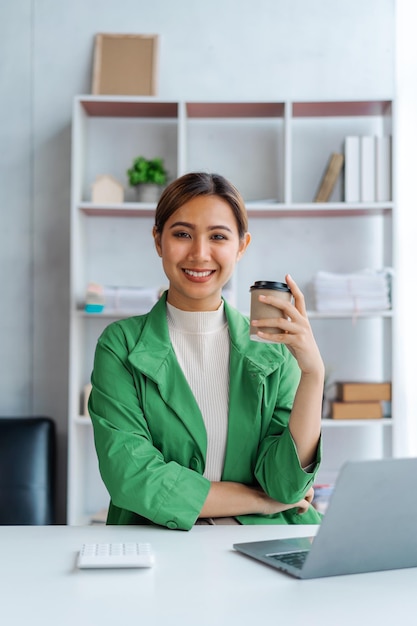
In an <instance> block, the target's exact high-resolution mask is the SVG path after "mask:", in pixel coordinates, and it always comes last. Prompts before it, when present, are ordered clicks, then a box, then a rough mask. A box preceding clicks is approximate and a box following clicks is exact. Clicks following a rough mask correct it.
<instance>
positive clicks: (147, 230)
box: [68, 95, 402, 523]
mask: <svg viewBox="0 0 417 626" xmlns="http://www.w3.org/2000/svg"><path fill="white" fill-rule="evenodd" d="M392 111H393V106H392V102H388V101H386V100H379V101H378V100H372V101H339V102H334V101H328V102H323V101H320V102H303V101H295V102H290V101H288V102H282V101H281V102H280V101H278V102H274V101H270V100H268V101H262V100H258V101H257V100H254V101H246V102H239V101H233V100H232V101H220V102H219V101H205V102H204V101H201V100H197V101H189V100H185V101H172V100H170V99H168V100H159V99H158V98H156V97H154V96H146V97H143V96H137V97H136V96H134V97H132V96H94V95H80V96H77V97H76V98H75V99H74V109H73V125H72V133H73V136H72V155H73V160H72V161H73V162H72V192H71V277H70V283H71V287H70V298H69V299H70V303H71V306H70V310H69V314H70V331H71V332H70V334H71V343H70V381H69V407H68V414H69V454H68V458H69V467H68V477H69V490H68V491H69V501H68V523H74V521H75V520H88V518H89V517H90V514H91V511H94V510H100V508H101V507H104V506H106V504H107V501H108V494H107V492H106V490H105V489H104V486H103V483H102V480H101V477H100V474H99V471H98V466H97V458H96V452H95V448H94V437H93V429H92V423H91V420H90V418H89V417H85V416H81V415H80V414H79V412H80V410H83V405H82V404H80V400H81V399H82V398H83V390H84V388H85V385H86V384H87V382H88V381H89V379H90V376H91V371H92V367H93V359H94V350H95V346H96V342H97V338H98V336H99V334H100V333H101V332H102V329H103V328H104V327H105V326H107V325H108V324H109V323H111V322H113V321H116V320H118V319H123V318H125V317H131V316H134V315H135V313H134V312H132V311H124V312H123V311H118V312H115V311H114V310H113V311H112V312H110V311H106V310H104V311H103V312H102V313H86V312H85V310H84V308H83V300H84V299H85V293H86V288H87V285H88V283H89V282H97V283H99V284H102V285H143V286H146V287H149V286H150V285H154V286H155V285H166V282H165V280H166V277H165V274H164V272H163V267H161V264H160V263H159V262H158V259H157V258H156V256H155V257H154V256H152V255H153V254H154V252H155V251H154V242H153V240H152V236H151V227H150V226H151V224H150V223H151V222H152V221H153V220H154V217H155V210H156V206H157V204H156V203H139V202H135V199H136V197H135V195H134V193H133V190H132V189H130V188H129V189H125V191H126V193H125V196H124V198H125V200H126V201H125V202H123V203H109V204H106V203H104V204H101V203H100V204H96V203H93V202H90V201H89V199H90V198H91V185H92V184H93V182H94V180H96V178H97V176H99V175H101V174H107V175H109V176H113V177H114V178H115V179H116V180H118V181H125V183H124V186H125V187H126V186H127V185H126V168H127V167H128V164H129V163H131V160H132V158H134V157H135V156H136V155H137V154H139V153H143V154H149V155H150V156H152V155H159V156H160V157H161V158H164V161H165V164H166V167H167V169H168V171H169V172H170V178H171V179H175V178H176V177H177V176H180V175H181V174H184V173H186V172H190V171H196V170H201V171H207V172H210V171H211V172H219V173H221V174H223V175H224V176H225V177H226V178H228V179H229V180H230V181H232V182H233V183H234V184H235V185H236V187H237V188H238V189H239V190H240V192H241V193H242V195H243V198H244V200H245V203H246V208H247V212H248V216H249V224H250V225H249V230H250V232H251V234H252V243H251V246H250V247H249V249H248V252H247V254H245V255H244V257H243V258H242V260H241V262H240V263H239V266H238V269H237V271H236V273H235V275H234V277H233V279H232V281H231V283H232V284H231V286H230V290H229V293H228V297H229V299H230V302H231V303H233V304H235V306H236V307H237V308H238V309H239V310H240V311H242V312H243V313H244V314H245V315H248V311H247V309H248V308H249V305H248V302H249V297H248V291H249V285H250V284H252V281H253V280H257V279H258V278H259V277H262V278H265V279H266V280H267V279H268V280H273V279H274V276H276V275H278V276H282V274H283V272H285V271H287V269H290V271H291V274H292V275H293V276H294V277H296V280H297V283H298V284H299V285H303V286H307V285H310V284H311V280H312V277H313V276H315V274H316V273H317V272H318V271H320V270H326V271H328V272H335V273H336V272H338V273H351V272H354V271H358V270H360V269H362V268H365V267H369V268H377V269H380V268H382V267H391V266H393V267H394V261H395V255H394V254H393V248H394V244H395V245H398V242H397V241H396V239H395V233H394V230H393V227H394V226H395V220H394V217H395V215H394V214H395V208H394V207H395V204H394V202H392V201H384V202H370V203H368V202H367V203H362V202H358V203H346V202H343V198H344V190H343V177H342V175H341V176H340V177H339V179H338V181H337V183H336V186H335V188H334V191H333V195H332V197H331V201H330V202H326V203H316V202H314V201H313V199H314V197H315V195H316V190H317V188H318V186H319V184H320V181H321V178H322V176H323V172H324V171H325V168H326V164H327V163H328V160H329V157H330V155H331V154H332V153H333V152H342V151H343V150H344V142H345V138H346V137H347V136H358V137H359V136H384V135H391V136H393V127H392ZM138 146H139V148H138ZM391 173H392V169H391ZM392 183H393V188H395V180H392ZM118 218H120V219H118ZM338 218H340V219H338ZM140 220H142V221H140ZM150 258H152V259H154V260H152V263H150V262H148V259H150ZM394 269H395V268H394ZM269 277H271V278H269ZM305 292H307V288H306V289H305ZM229 294H230V295H229ZM307 296H308V297H310V296H311V300H308V297H307V306H310V307H313V305H314V304H315V301H314V299H313V294H307ZM77 304H78V307H77ZM395 313H396V311H395ZM307 314H308V317H309V319H310V321H311V322H312V326H313V328H314V333H315V337H316V339H317V343H318V345H319V348H320V350H321V353H322V355H323V360H324V361H325V363H326V368H328V371H330V372H331V378H332V380H333V379H334V380H349V379H353V377H356V378H358V379H361V380H366V379H369V380H370V379H375V380H377V379H378V380H379V379H382V378H384V379H385V378H390V379H392V380H394V381H396V380H397V379H398V372H396V371H395V367H396V361H398V358H393V352H394V350H395V345H396V342H395V337H394V334H395V332H396V324H393V323H392V322H391V320H392V319H393V318H394V312H393V311H392V310H384V311H365V312H364V311H362V312H354V311H351V310H349V311H326V312H321V311H315V310H312V309H311V310H308V311H307ZM396 398H397V390H395V392H394V394H393V403H392V413H393V416H394V417H393V418H392V419H391V418H383V419H378V420H367V419H361V420H332V419H328V418H325V419H323V420H322V430H323V431H324V432H325V438H326V440H328V441H326V445H327V448H326V452H327V454H326V455H325V457H323V463H322V467H321V469H320V472H321V473H322V474H323V473H325V472H326V471H328V470H329V469H331V470H332V469H334V468H335V467H336V466H338V464H339V463H340V462H342V461H343V460H344V459H349V458H352V457H356V456H357V455H360V456H362V457H364V458H367V457H378V456H386V455H389V454H391V452H392V450H393V446H392V441H395V440H399V439H401V437H402V433H401V432H399V431H401V428H402V426H401V412H399V411H398V406H397V405H398V402H397V399H396ZM399 413H400V415H399ZM398 418H400V420H399V419H398Z"/></svg>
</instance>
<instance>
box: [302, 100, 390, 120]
mask: <svg viewBox="0 0 417 626" xmlns="http://www.w3.org/2000/svg"><path fill="white" fill-rule="evenodd" d="M391 108H392V107H391V102H389V101H386V100H374V101H345V102H294V103H293V105H292V115H293V117H362V116H383V115H388V114H390V113H391Z"/></svg>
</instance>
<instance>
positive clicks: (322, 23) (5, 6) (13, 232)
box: [0, 0, 395, 523]
mask: <svg viewBox="0 0 417 626" xmlns="http://www.w3.org/2000/svg"><path fill="white" fill-rule="evenodd" d="M394 14H395V0H366V1H365V2H364V1H363V0H315V1H314V2H312V1H311V0H257V2H253V1H252V0H209V1H206V2H203V1H202V0H200V1H198V0H152V2H145V0H117V1H115V0H100V1H98V0H88V2H86V1H85V0H72V1H71V2H59V1H57V0H13V2H7V1H6V0H2V1H1V2H0V202H1V226H0V294H1V297H0V302H1V309H0V311H1V324H0V346H1V351H0V368H1V369H0V415H27V414H35V413H37V414H41V413H42V414H47V415H51V416H52V417H54V418H55V419H56V421H57V425H58V434H59V471H58V480H59V484H58V496H59V497H58V503H59V521H60V522H61V523H62V522H64V521H65V498H66V494H65V482H66V431H67V426H66V421H67V375H68V278H69V262H68V253H69V206H70V174H71V172H70V155H71V145H70V132H71V130H70V129H71V106H72V98H73V96H74V95H76V94H80V93H89V92H90V84H91V68H92V58H93V41H94V35H95V33H97V32H113V33H117V32H121V33H135V32H136V33H158V34H159V35H160V36H161V49H160V69H159V96H160V97H161V98H172V99H185V98H187V99H190V100H192V99H220V100H227V99H242V100H244V99H248V100H251V99H276V100H283V99H298V100H303V99H305V100H308V99H312V100H318V99H329V100H332V99H353V100H354V99H374V98H375V99H385V98H387V99H390V98H392V97H393V96H394V32H395V28H394Z"/></svg>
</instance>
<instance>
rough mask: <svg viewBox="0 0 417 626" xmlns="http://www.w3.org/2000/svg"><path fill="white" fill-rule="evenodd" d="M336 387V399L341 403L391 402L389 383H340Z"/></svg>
mask: <svg viewBox="0 0 417 626" xmlns="http://www.w3.org/2000/svg"><path fill="white" fill-rule="evenodd" d="M336 386H337V399H338V400H340V401H341V402H370V401H374V400H381V401H384V402H390V401H391V383H390V382H385V383H371V382H340V383H337V385H336Z"/></svg>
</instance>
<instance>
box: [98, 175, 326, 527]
mask: <svg viewBox="0 0 417 626" xmlns="http://www.w3.org/2000/svg"><path fill="white" fill-rule="evenodd" d="M153 236H154V241H155V247H156V250H157V253H158V255H159V256H160V257H161V259H162V264H163V268H164V271H165V273H166V276H167V278H168V281H169V287H168V290H167V292H166V293H165V294H163V296H162V297H161V299H160V300H159V302H158V303H157V304H156V305H155V306H154V308H153V309H152V310H151V311H150V312H149V313H147V314H146V315H142V316H137V317H132V318H129V319H125V320H123V321H119V322H114V323H113V324H110V326H108V328H107V329H106V330H105V331H104V333H103V334H102V336H101V337H100V339H99V341H98V344H97V348H96V355H95V362H94V370H93V374H92V392H91V395H90V401H89V412H90V415H91V418H92V421H93V426H94V437H95V444H96V450H97V454H98V459H99V465H100V472H101V475H102V478H103V481H104V483H105V485H106V487H107V489H108V491H109V493H110V496H111V502H110V508H109V515H108V520H107V522H108V523H109V524H149V523H155V524H159V525H162V526H166V527H167V528H181V529H189V528H191V527H192V526H193V524H195V523H200V522H201V521H202V520H206V519H207V518H209V519H210V520H211V522H213V520H214V523H217V522H219V520H222V521H224V520H225V519H227V520H228V521H230V520H231V519H232V521H234V522H235V523H239V522H240V523H243V524H262V523H268V524H288V523H301V524H308V523H313V524H317V523H318V522H319V521H320V516H319V514H318V513H317V512H316V511H315V509H313V508H312V506H311V500H312V497H313V490H312V484H313V482H314V479H315V476H316V473H317V470H318V466H319V462H320V455H321V448H320V425H321V401H322V394H323V380H324V367H323V362H322V359H321V356H320V353H319V350H318V348H317V345H316V342H315V340H314V337H313V334H312V331H311V327H310V324H309V321H308V319H307V315H306V309H305V303H304V297H303V294H302V293H301V291H300V290H299V288H298V286H297V284H296V283H295V281H294V280H293V279H292V278H291V276H289V275H287V276H286V280H287V282H288V285H289V287H290V289H291V292H292V295H293V302H285V303H283V301H282V300H281V299H280V298H276V297H274V296H267V297H266V298H265V296H260V297H261V298H263V301H264V302H266V303H267V304H270V305H272V306H274V307H277V308H280V309H281V310H283V313H284V315H285V317H284V318H277V319H274V320H271V319H264V320H254V321H253V322H252V323H253V325H254V326H255V327H256V328H258V330H257V331H255V332H257V334H258V335H259V337H260V338H266V339H268V340H269V342H270V343H259V342H254V341H251V339H250V336H249V322H248V319H247V318H246V317H244V316H243V315H241V314H240V313H239V312H238V311H236V310H235V309H233V308H232V307H231V306H230V305H229V304H228V303H227V302H226V301H225V300H224V299H223V298H222V288H223V287H224V285H225V284H226V283H227V281H228V280H229V279H230V277H231V275H232V273H233V271H234V268H235V265H236V263H237V262H238V261H239V259H240V258H241V257H242V255H243V254H244V253H245V250H246V248H247V246H248V245H249V243H250V235H249V233H248V224H247V215H246V209H245V205H244V202H243V200H242V197H241V195H240V193H239V192H238V190H237V189H236V188H235V187H234V186H233V185H232V184H231V183H230V182H228V181H227V180H226V179H225V178H223V177H222V176H220V175H216V174H205V173H200V172H197V173H190V174H186V175H184V176H182V177H181V178H179V179H177V180H175V181H174V182H172V183H171V184H170V185H169V186H168V187H167V188H166V190H165V191H164V193H163V194H162V196H161V199H160V201H159V203H158V206H157V209H156V215H155V226H154V229H153ZM267 327H269V328H268V333H266V332H264V331H263V330H262V329H264V330H265V329H266V328H267ZM271 327H272V331H274V329H276V332H271ZM282 331H285V332H282ZM271 342H272V343H271Z"/></svg>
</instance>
